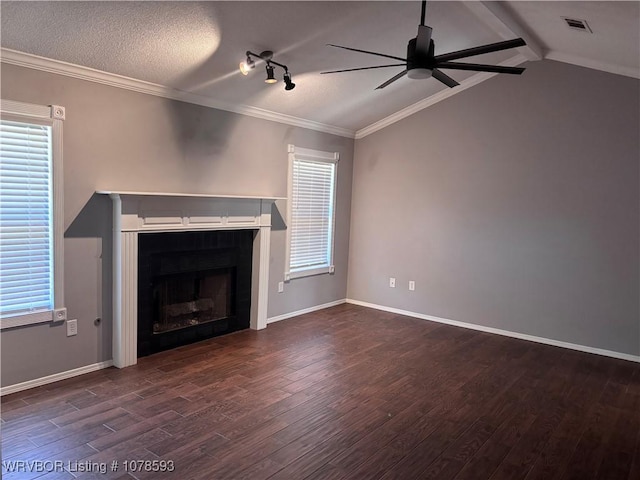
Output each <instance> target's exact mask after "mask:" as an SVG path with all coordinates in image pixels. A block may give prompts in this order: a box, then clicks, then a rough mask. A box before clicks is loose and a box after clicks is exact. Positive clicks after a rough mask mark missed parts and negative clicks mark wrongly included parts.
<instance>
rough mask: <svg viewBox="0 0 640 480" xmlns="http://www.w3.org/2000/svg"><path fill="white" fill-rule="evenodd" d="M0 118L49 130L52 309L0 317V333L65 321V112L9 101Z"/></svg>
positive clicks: (54, 107)
mask: <svg viewBox="0 0 640 480" xmlns="http://www.w3.org/2000/svg"><path fill="white" fill-rule="evenodd" d="M0 117H1V118H2V119H5V118H6V119H7V120H13V121H17V122H23V123H33V124H37V125H46V126H50V127H51V175H52V182H51V216H52V247H51V250H52V255H51V258H52V262H53V265H52V270H53V275H52V276H53V285H52V289H53V292H52V293H53V295H52V296H53V309H52V310H44V311H41V312H35V313H27V314H22V315H14V316H8V317H4V318H0V330H4V329H7V328H13V327H20V326H25V325H33V324H38V323H46V322H56V321H63V320H66V318H67V311H66V308H65V306H64V244H63V242H64V200H63V157H62V125H63V123H64V119H65V109H64V107H61V106H59V105H49V106H45V105H34V104H30V103H23V102H16V101H12V100H4V99H1V100H0Z"/></svg>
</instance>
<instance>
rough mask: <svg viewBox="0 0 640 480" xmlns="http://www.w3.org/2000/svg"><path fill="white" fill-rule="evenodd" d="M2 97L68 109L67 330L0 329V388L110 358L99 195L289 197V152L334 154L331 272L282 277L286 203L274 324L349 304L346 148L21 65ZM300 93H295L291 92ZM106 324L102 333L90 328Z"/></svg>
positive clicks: (274, 278)
mask: <svg viewBox="0 0 640 480" xmlns="http://www.w3.org/2000/svg"><path fill="white" fill-rule="evenodd" d="M1 87H2V98H4V99H9V100H17V101H22V102H28V103H35V104H43V105H49V104H57V105H63V106H64V107H66V113H67V120H66V121H65V124H64V177H65V178H64V185H65V186H64V201H65V296H66V306H67V308H68V314H69V318H77V319H78V335H77V336H75V337H69V338H67V337H66V331H65V326H64V325H49V324H44V325H36V326H28V327H23V328H16V329H11V330H3V331H2V333H1V334H0V340H1V341H2V358H1V360H2V368H1V373H2V385H13V384H15V383H19V382H24V381H27V380H30V379H34V378H39V377H42V376H46V375H51V374H54V373H58V372H63V371H66V370H70V369H73V368H78V367H82V366H85V365H91V364H94V363H96V362H101V361H105V360H109V359H110V358H111V291H110V287H111V248H112V247H111V202H110V200H109V199H107V198H103V197H102V196H98V195H94V192H95V191H96V190H99V189H106V190H138V191H159V192H192V193H211V194H237V195H264V196H283V197H286V195H287V169H288V160H287V144H288V143H293V144H295V145H298V146H302V147H307V148H314V149H319V150H327V151H338V152H340V163H339V167H338V168H339V170H338V191H337V219H336V252H335V264H336V273H335V275H321V276H316V277H311V278H305V279H296V280H293V281H292V282H291V283H289V284H287V285H286V286H285V292H284V293H277V283H278V282H279V281H282V280H283V272H284V255H285V226H284V217H285V215H286V202H284V201H282V202H278V204H277V210H276V211H275V212H274V231H273V232H272V237H271V263H270V279H269V317H273V316H277V315H281V314H285V313H288V312H293V311H296V310H300V309H303V308H307V307H311V306H315V305H319V304H323V303H328V302H331V301H335V300H339V299H343V298H345V294H346V283H347V255H348V244H349V218H350V205H351V184H352V158H353V143H354V142H353V140H352V139H348V138H343V137H338V136H334V135H328V134H323V133H319V132H315V131H311V130H307V129H302V128H297V127H291V126H287V125H283V124H279V123H275V122H269V121H265V120H260V119H255V118H251V117H246V116H242V115H236V114H233V113H228V112H223V111H219V110H214V109H210V108H206V107H201V106H197V105H191V104H187V103H182V102H176V101H172V100H166V99H162V98H158V97H154V96H149V95H144V94H139V93H135V92H131V91H127V90H122V89H117V88H112V87H108V86H104V85H99V84H95V83H90V82H85V81H82V80H76V79H72V78H68V77H63V76H58V75H53V74H48V73H44V72H39V71H36V70H30V69H26V68H21V67H16V66H11V65H3V66H2V84H1ZM294 93H295V92H294ZM96 318H102V319H103V321H102V323H101V324H100V325H94V320H95V319H96Z"/></svg>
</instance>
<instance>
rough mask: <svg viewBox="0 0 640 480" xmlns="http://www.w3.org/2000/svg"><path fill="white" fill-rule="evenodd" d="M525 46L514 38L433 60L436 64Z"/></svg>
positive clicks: (446, 54) (443, 55) (524, 43)
mask: <svg viewBox="0 0 640 480" xmlns="http://www.w3.org/2000/svg"><path fill="white" fill-rule="evenodd" d="M525 45H526V42H525V41H524V40H523V39H521V38H515V39H513V40H506V41H504V42H497V43H490V44H488V45H482V46H480V47H473V48H467V49H465V50H458V51H457V52H451V53H445V54H442V55H436V57H435V60H436V62H437V63H439V62H448V61H449V60H457V59H459V58H464V57H473V56H475V55H482V54H484V53H491V52H499V51H501V50H508V49H509V48H515V47H523V46H525Z"/></svg>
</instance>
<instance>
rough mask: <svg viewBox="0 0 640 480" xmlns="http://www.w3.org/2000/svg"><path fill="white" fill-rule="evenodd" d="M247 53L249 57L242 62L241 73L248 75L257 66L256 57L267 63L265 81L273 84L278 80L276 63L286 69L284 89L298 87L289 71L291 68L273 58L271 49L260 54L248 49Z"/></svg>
mask: <svg viewBox="0 0 640 480" xmlns="http://www.w3.org/2000/svg"><path fill="white" fill-rule="evenodd" d="M245 55H246V57H247V58H246V60H244V61H242V62H240V73H242V75H248V74H249V72H250V71H251V70H253V69H254V68H255V67H256V62H255V60H254V58H255V59H257V60H262V61H263V62H265V64H266V66H265V70H266V72H267V78H266V79H265V81H264V82H265V83H269V84H273V83H277V82H278V79H277V78H276V77H275V69H274V67H273V66H274V65H276V66H278V67H280V68H282V69H283V70H284V75H283V77H282V79H283V80H284V83H285V87H284V89H285V90H286V91H289V90H293V89H294V88H295V87H296V84H295V83H293V81H292V80H291V73H290V72H289V68H288V67H287V66H286V65H283V64H282V63H278V62H276V61H275V60H273V52H272V51H271V50H265V51H263V52H260V54H257V53H253V52H251V51H249V50H247V52H246V53H245Z"/></svg>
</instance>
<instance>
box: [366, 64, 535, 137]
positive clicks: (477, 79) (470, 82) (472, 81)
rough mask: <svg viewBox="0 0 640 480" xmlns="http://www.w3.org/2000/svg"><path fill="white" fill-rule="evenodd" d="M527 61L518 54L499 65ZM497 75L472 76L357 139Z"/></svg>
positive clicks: (388, 119)
mask: <svg viewBox="0 0 640 480" xmlns="http://www.w3.org/2000/svg"><path fill="white" fill-rule="evenodd" d="M526 61H527V59H526V57H525V56H524V55H521V54H518V55H516V56H514V57H511V58H509V59H507V60H505V61H504V62H500V63H499V65H501V66H505V67H515V66H517V65H520V64H522V63H524V62H526ZM496 75H499V74H498V73H488V72H481V73H476V74H475V75H472V76H471V77H469V78H467V79H465V80H463V81H462V82H460V85H459V86H457V87H454V88H446V89H444V90H440V91H439V92H438V93H436V94H435V95H431V96H430V97H427V98H425V99H423V100H420V101H419V102H416V103H414V104H413V105H409V106H408V107H405V108H403V109H402V110H398V111H397V112H396V113H392V114H391V115H389V116H388V117H385V118H383V119H382V120H378V121H377V122H375V123H372V124H371V125H369V126H367V127H364V128H362V129H360V130H358V131H357V132H356V137H355V138H356V139H360V138H364V137H366V136H367V135H371V134H372V133H374V132H377V131H378V130H382V129H383V128H385V127H388V126H389V125H391V124H393V123H396V122H399V121H400V120H402V119H403V118H406V117H409V116H411V115H413V114H414V113H417V112H419V111H420V110H424V109H425V108H427V107H430V106H431V105H434V104H436V103H438V102H441V101H442V100H445V99H447V98H449V97H452V96H453V95H457V94H458V93H460V92H462V91H464V90H467V89H468V88H471V87H474V86H476V85H478V84H479V83H482V82H484V81H485V80H489V79H490V78H492V77H494V76H496Z"/></svg>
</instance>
